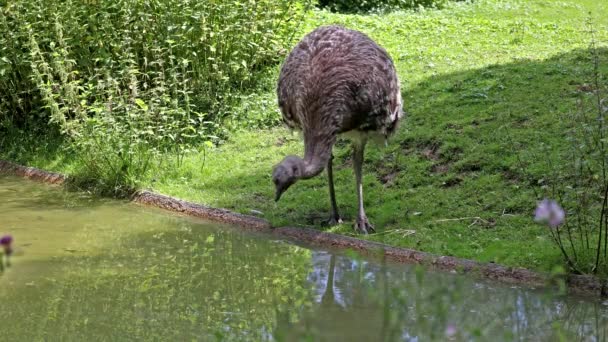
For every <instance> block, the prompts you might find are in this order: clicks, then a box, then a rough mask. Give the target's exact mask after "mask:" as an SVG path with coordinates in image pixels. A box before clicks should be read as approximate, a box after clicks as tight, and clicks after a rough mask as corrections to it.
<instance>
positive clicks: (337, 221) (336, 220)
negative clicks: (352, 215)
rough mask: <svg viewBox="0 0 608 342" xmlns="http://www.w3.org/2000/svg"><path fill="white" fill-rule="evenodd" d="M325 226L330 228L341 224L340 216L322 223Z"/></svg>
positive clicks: (332, 217)
mask: <svg viewBox="0 0 608 342" xmlns="http://www.w3.org/2000/svg"><path fill="white" fill-rule="evenodd" d="M323 223H324V224H325V225H326V226H328V227H332V226H336V225H339V224H342V218H341V217H340V216H331V217H330V218H329V219H327V221H325V222H323Z"/></svg>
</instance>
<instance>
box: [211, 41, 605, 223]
mask: <svg viewBox="0 0 608 342" xmlns="http://www.w3.org/2000/svg"><path fill="white" fill-rule="evenodd" d="M599 53H600V55H601V56H602V61H601V62H603V64H602V68H603V71H604V72H606V71H607V69H606V66H607V65H608V63H605V62H607V61H606V55H607V54H608V50H606V49H603V50H600V51H599ZM592 68H593V63H592V60H591V51H589V50H575V51H571V52H569V53H566V54H560V55H557V56H554V57H552V58H549V59H546V60H540V61H539V60H520V61H517V62H514V63H510V64H505V65H492V66H488V67H486V68H482V69H475V70H467V71H463V72H457V73H452V74H447V75H438V76H434V77H430V78H428V79H426V80H425V81H423V82H421V83H419V84H416V85H413V86H410V87H404V89H403V97H404V102H405V109H406V111H407V112H408V117H407V118H406V119H405V120H404V122H403V123H402V125H401V127H400V130H399V131H398V133H397V134H396V135H395V136H394V137H393V138H392V139H391V140H390V141H389V146H388V147H387V148H377V147H374V146H370V147H369V148H368V150H367V152H366V165H365V172H364V174H365V188H364V192H365V202H366V206H367V211H368V216H370V218H371V219H373V221H375V222H377V223H378V224H379V226H380V227H382V226H385V225H389V226H390V225H395V224H398V223H403V222H408V221H410V219H409V218H411V217H410V216H411V215H413V214H414V213H420V214H418V215H414V217H413V218H412V219H415V221H418V222H420V221H421V220H420V219H426V220H429V219H431V218H432V217H436V218H442V217H444V216H447V217H464V216H481V217H484V218H485V219H486V220H487V219H490V218H492V219H494V220H498V219H499V218H498V216H497V215H498V214H497V212H502V213H504V212H508V213H511V214H528V212H529V211H530V210H531V209H530V208H532V207H533V206H534V200H535V198H534V196H533V194H532V192H531V191H530V189H531V184H534V183H535V182H536V181H537V180H538V179H540V178H541V177H543V172H548V170H547V168H546V167H544V166H542V160H535V158H536V157H537V156H542V155H544V152H543V150H542V149H541V146H540V145H541V144H546V145H548V146H550V147H551V148H552V149H554V150H555V151H560V150H563V149H565V148H566V147H567V146H568V145H567V142H566V139H565V137H564V135H563V133H564V131H565V129H566V128H567V125H568V123H567V122H563V121H562V120H561V119H562V117H563V114H567V113H570V112H573V111H575V110H576V103H577V101H578V100H579V99H585V98H590V97H591V95H592V92H593V89H592V87H591V86H590V85H589V80H590V79H591V71H592ZM590 87H591V88H590ZM334 154H335V155H336V163H337V164H338V165H337V166H336V169H337V171H336V174H337V177H336V178H337V180H336V191H337V197H338V205H339V206H340V207H341V209H342V210H341V213H342V214H343V215H345V216H346V217H349V218H352V217H354V216H355V214H356V212H355V210H356V205H355V203H356V196H355V192H354V191H353V190H354V188H355V186H354V177H353V176H352V171H351V167H350V147H349V145H348V144H339V145H338V146H337V147H336V148H335V150H334ZM517 156H519V158H520V159H523V160H524V161H525V162H526V163H531V164H534V165H531V168H530V169H531V171H532V174H526V173H525V172H522V170H521V169H520V167H519V166H520V165H519V164H518V161H517ZM211 157H212V158H213V157H216V156H211ZM282 157H283V156H282V155H277V156H276V160H275V162H274V163H275V164H276V163H278V162H279V161H280V160H281V159H282ZM252 164H255V162H253V163H252ZM273 165H274V164H268V165H265V166H261V165H255V167H252V168H250V169H249V170H248V171H247V172H244V173H241V174H239V175H237V176H231V177H230V178H227V179H222V180H221V181H219V182H215V183H207V184H205V186H204V187H201V189H200V190H201V191H203V192H204V191H205V190H206V189H213V190H216V191H219V190H221V189H224V191H226V193H227V197H226V198H227V200H225V201H223V202H221V203H219V204H221V205H223V206H226V207H229V208H236V209H238V210H240V211H244V210H246V208H247V207H248V205H247V203H250V206H251V207H252V208H256V207H259V208H263V209H264V210H266V214H267V215H268V217H269V218H271V219H272V220H278V221H280V222H285V221H286V220H289V221H291V222H292V223H299V224H310V223H311V220H310V218H309V217H310V215H311V214H312V215H313V216H320V215H323V213H329V208H330V207H329V199H328V191H327V181H326V176H325V175H324V174H323V175H321V176H318V177H316V178H315V179H314V180H307V181H300V182H298V183H297V184H295V185H294V186H292V188H290V189H289V190H288V191H287V192H286V193H285V195H284V198H282V199H281V201H280V202H278V203H277V204H276V205H275V204H274V203H273V201H272V198H273V191H274V190H273V186H272V182H271V181H270V174H271V170H272V167H273ZM242 184H245V187H244V188H241V189H238V188H239V186H240V185H242ZM237 189H238V190H237ZM233 190H234V191H236V192H237V194H236V195H235V197H231V193H232V192H233ZM400 203H404V204H405V205H404V206H402V205H400ZM503 210H506V211H503ZM283 218H284V219H283ZM313 221H314V220H313ZM312 223H315V222H312ZM467 224H468V223H467Z"/></svg>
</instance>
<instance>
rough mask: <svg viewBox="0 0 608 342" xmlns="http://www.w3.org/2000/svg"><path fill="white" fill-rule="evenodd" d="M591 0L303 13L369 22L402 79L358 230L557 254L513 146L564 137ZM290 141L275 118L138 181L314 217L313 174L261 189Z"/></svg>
mask: <svg viewBox="0 0 608 342" xmlns="http://www.w3.org/2000/svg"><path fill="white" fill-rule="evenodd" d="M601 3H602V2H601V1H596V0H584V1H583V0H568V1H560V2H554V1H549V0H545V1H542V0H529V1H524V0H521V1H516V0H504V1H500V0H485V1H484V0H480V1H476V2H475V3H474V4H464V3H457V4H455V5H454V7H453V8H451V9H446V10H442V11H427V12H422V13H412V12H398V13H392V14H388V15H383V16H357V15H340V14H330V13H326V12H315V13H313V14H312V15H311V18H310V19H309V20H308V21H307V23H306V25H305V30H303V33H304V32H307V31H309V30H311V29H312V28H313V27H315V26H317V25H320V24H329V23H341V24H344V25H346V26H348V27H351V28H355V29H359V30H361V31H364V32H366V33H368V34H369V35H370V36H371V37H373V38H374V39H375V40H376V41H378V42H379V43H380V44H381V45H383V46H385V47H386V48H387V50H388V51H389V53H390V54H391V55H392V56H393V58H394V59H395V62H396V64H397V70H398V72H399V76H400V79H401V82H402V88H403V95H404V100H405V107H406V110H407V112H408V118H407V119H406V120H405V122H404V124H403V125H402V126H401V128H400V130H399V132H398V133H397V134H396V136H395V137H394V138H393V139H392V140H391V141H390V143H389V146H388V147H386V148H379V147H377V146H370V148H368V151H367V153H366V165H365V178H364V182H365V189H364V191H365V201H366V204H367V208H366V209H367V213H368V216H369V218H370V220H372V222H373V223H374V224H375V225H376V228H377V231H378V234H376V235H373V236H370V237H369V239H372V240H377V241H382V242H385V243H389V244H393V245H397V246H405V247H414V248H417V249H420V250H424V251H428V252H433V253H439V254H445V255H454V256H458V257H466V258H473V259H476V260H481V261H494V262H497V263H502V264H506V265H512V266H524V267H530V268H536V269H540V270H550V269H551V267H552V266H553V265H555V264H558V263H560V262H561V259H560V255H559V252H558V250H557V249H556V248H555V247H554V246H553V244H552V242H551V241H550V240H549V237H548V234H547V232H546V231H544V230H543V229H544V228H542V227H539V226H537V225H535V224H533V222H532V220H531V214H532V211H533V207H534V205H535V201H536V198H535V195H534V192H533V191H532V190H531V189H530V186H529V185H528V184H529V182H530V181H536V178H538V179H540V178H542V173H543V171H544V169H543V167H542V166H538V167H537V168H536V170H537V172H536V173H535V177H536V178H535V179H532V180H530V179H527V178H525V177H524V175H523V174H522V173H521V172H520V171H519V170H518V168H517V163H516V157H515V153H514V152H515V151H521V153H520V156H521V158H523V159H524V160H531V159H532V158H534V156H535V155H536V154H538V153H541V150H540V148H539V143H540V142H541V141H542V142H545V143H548V144H550V145H551V146H563V144H564V142H563V136H562V135H561V134H560V131H561V130H560V123H559V122H558V120H557V115H558V114H560V113H567V112H569V111H572V110H573V109H574V106H575V100H576V96H578V95H577V91H576V88H577V86H578V85H580V84H582V83H584V82H585V81H586V80H587V78H588V75H589V70H590V67H591V65H590V63H589V61H588V51H586V49H587V47H588V42H589V35H588V34H587V33H585V30H586V29H587V27H586V26H585V19H586V18H587V17H588V12H590V11H591V13H592V15H593V17H594V21H595V25H596V29H598V30H600V31H602V30H603V31H602V32H600V33H599V34H598V35H599V36H598V38H599V40H601V41H602V42H604V43H606V42H608V34H607V33H606V32H608V30H607V29H608V17H606V16H605V15H603V16H602V15H600V14H605V13H608V4H601ZM604 65H608V60H604ZM276 74H277V69H275V70H271V71H270V72H269V74H268V75H267V79H268V81H267V82H266V86H265V87H262V89H261V91H260V93H259V94H258V95H255V96H253V97H252V99H251V100H250V101H251V103H253V105H251V106H250V108H248V109H247V110H248V111H250V115H251V120H252V121H256V120H259V119H260V118H261V120H268V117H269V114H270V120H272V119H273V118H274V119H276V117H277V115H279V114H278V112H277V109H276V107H275V105H274V79H275V78H276ZM301 151H302V144H301V141H300V138H299V137H298V136H296V135H292V134H290V133H289V132H288V131H287V130H285V129H283V128H275V129H271V130H264V131H259V132H253V131H241V132H237V133H235V134H234V135H233V137H232V138H231V141H230V142H228V143H227V144H224V145H222V146H220V147H217V148H214V149H213V150H210V151H208V153H207V156H206V160H205V163H204V164H203V160H202V158H201V156H200V155H196V156H191V157H188V158H187V159H186V160H185V162H184V164H183V165H182V167H180V168H171V167H162V168H161V170H163V171H159V172H158V173H157V176H156V178H155V179H154V180H153V181H151V182H150V183H149V184H147V185H148V187H151V188H153V189H154V190H157V191H160V192H162V193H165V194H168V195H173V196H177V197H180V198H184V199H188V200H192V201H196V202H201V203H205V204H209V205H212V206H219V207H225V208H230V209H233V210H236V211H239V212H243V213H248V212H249V211H250V210H251V209H255V210H259V211H262V212H263V213H264V215H263V216H264V217H265V218H267V219H269V220H271V221H272V222H273V223H274V224H275V225H284V224H296V225H311V224H312V225H316V226H317V227H320V222H321V221H322V220H323V219H325V218H326V216H327V215H328V210H329V199H328V191H327V182H326V178H325V177H324V176H323V177H317V178H315V179H312V180H309V181H302V182H300V183H298V184H297V185H295V186H293V187H292V188H290V190H289V191H288V192H287V193H285V195H284V196H283V198H282V199H281V201H280V202H279V203H274V202H273V200H272V198H273V191H274V189H273V185H272V182H271V180H270V174H271V168H272V166H273V165H275V164H276V163H278V162H279V161H280V160H281V159H282V158H283V157H284V156H285V155H287V154H301ZM38 152H40V151H38ZM58 155H60V154H58ZM335 155H336V163H337V167H336V169H337V171H336V172H335V173H336V183H337V184H336V186H337V189H336V191H337V197H338V205H339V206H340V208H341V214H342V215H343V217H345V218H346V219H347V221H346V222H347V224H344V225H342V226H338V227H333V228H329V230H330V231H334V232H339V233H344V234H352V229H351V225H350V223H351V220H352V219H353V218H354V215H355V214H356V195H355V192H354V177H353V175H352V169H351V167H350V149H349V145H348V144H347V143H346V142H340V143H339V144H338V146H337V147H336V149H335ZM38 156H41V155H40V153H38ZM61 158H65V156H61ZM27 161H28V162H29V163H30V164H32V165H37V166H40V167H45V168H51V169H55V170H60V171H70V170H71V168H72V167H73V165H74V163H73V162H70V161H69V160H67V161H66V160H65V159H59V160H58V159H57V158H55V157H51V156H48V155H47V156H46V157H44V156H41V157H38V158H37V159H30V160H27ZM539 165H540V164H539ZM470 217H479V218H481V220H476V219H474V218H470ZM462 218H465V219H462ZM321 229H323V228H321Z"/></svg>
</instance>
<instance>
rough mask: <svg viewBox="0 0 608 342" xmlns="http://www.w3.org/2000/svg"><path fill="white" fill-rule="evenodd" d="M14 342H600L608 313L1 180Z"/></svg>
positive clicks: (0, 221)
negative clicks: (10, 247)
mask: <svg viewBox="0 0 608 342" xmlns="http://www.w3.org/2000/svg"><path fill="white" fill-rule="evenodd" d="M3 233H10V234H12V235H13V236H14V239H15V240H14V241H15V247H16V253H15V255H14V256H13V257H12V260H11V261H12V265H11V267H10V268H8V269H7V270H6V271H5V272H4V273H3V274H0V340H3V341H4V340H6V341H41V340H44V341H124V340H128V341H133V340H146V341H148V340H153V341H193V340H196V341H215V340H235V341H299V340H304V341H382V340H390V341H392V340H405V341H429V340H438V341H443V340H456V341H466V340H473V341H486V340H491V341H497V340H526V341H527V340H533V341H545V340H546V341H553V340H558V339H560V338H563V339H564V340H567V341H571V340H585V341H600V340H604V339H606V337H607V334H606V333H607V332H608V329H607V320H606V316H607V314H608V310H607V307H606V305H605V304H604V303H602V302H601V301H593V300H590V299H584V298H578V297H558V296H553V295H550V294H547V293H546V292H544V291H540V290H534V289H529V288H522V287H513V286H505V285H501V284H495V283H490V282H487V281H482V280H479V279H473V278H466V277H462V276H458V275H453V274H446V273H435V272H430V271H423V270H422V269H421V268H417V267H412V266H404V265H393V264H383V263H380V262H378V261H374V260H368V259H361V258H357V257H356V256H353V255H349V254H335V253H332V252H328V251H323V250H315V249H308V248H305V247H299V246H295V245H293V244H290V243H286V242H284V241H277V240H276V239H273V238H272V237H269V236H263V235H254V234H251V233H245V232H242V231H239V230H238V229H235V228H232V227H230V226H224V225H220V224H216V223H208V222H204V221H200V220H196V219H191V218H185V217H179V216H175V215H171V214H169V213H167V212H164V211H160V210H156V209H151V208H144V207H141V206H138V205H135V204H132V203H128V202H124V201H116V200H107V199H98V198H95V197H92V196H90V195H87V194H84V193H75V192H67V191H64V190H62V189H61V188H59V187H53V186H48V185H43V184H38V183H34V182H30V181H25V180H21V179H18V178H13V177H6V176H0V234H3Z"/></svg>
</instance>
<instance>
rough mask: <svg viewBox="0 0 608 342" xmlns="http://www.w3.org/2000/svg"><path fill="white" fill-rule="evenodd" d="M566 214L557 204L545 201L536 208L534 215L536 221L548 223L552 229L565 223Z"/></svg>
mask: <svg viewBox="0 0 608 342" xmlns="http://www.w3.org/2000/svg"><path fill="white" fill-rule="evenodd" d="M565 218H566V213H565V212H564V209H562V207H561V206H560V205H559V204H557V202H555V201H553V200H549V199H544V200H542V201H541V202H540V203H538V206H537V207H536V212H535V213H534V221H536V222H547V223H549V226H550V227H551V228H556V227H557V226H559V225H560V224H562V223H564V219H565Z"/></svg>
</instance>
